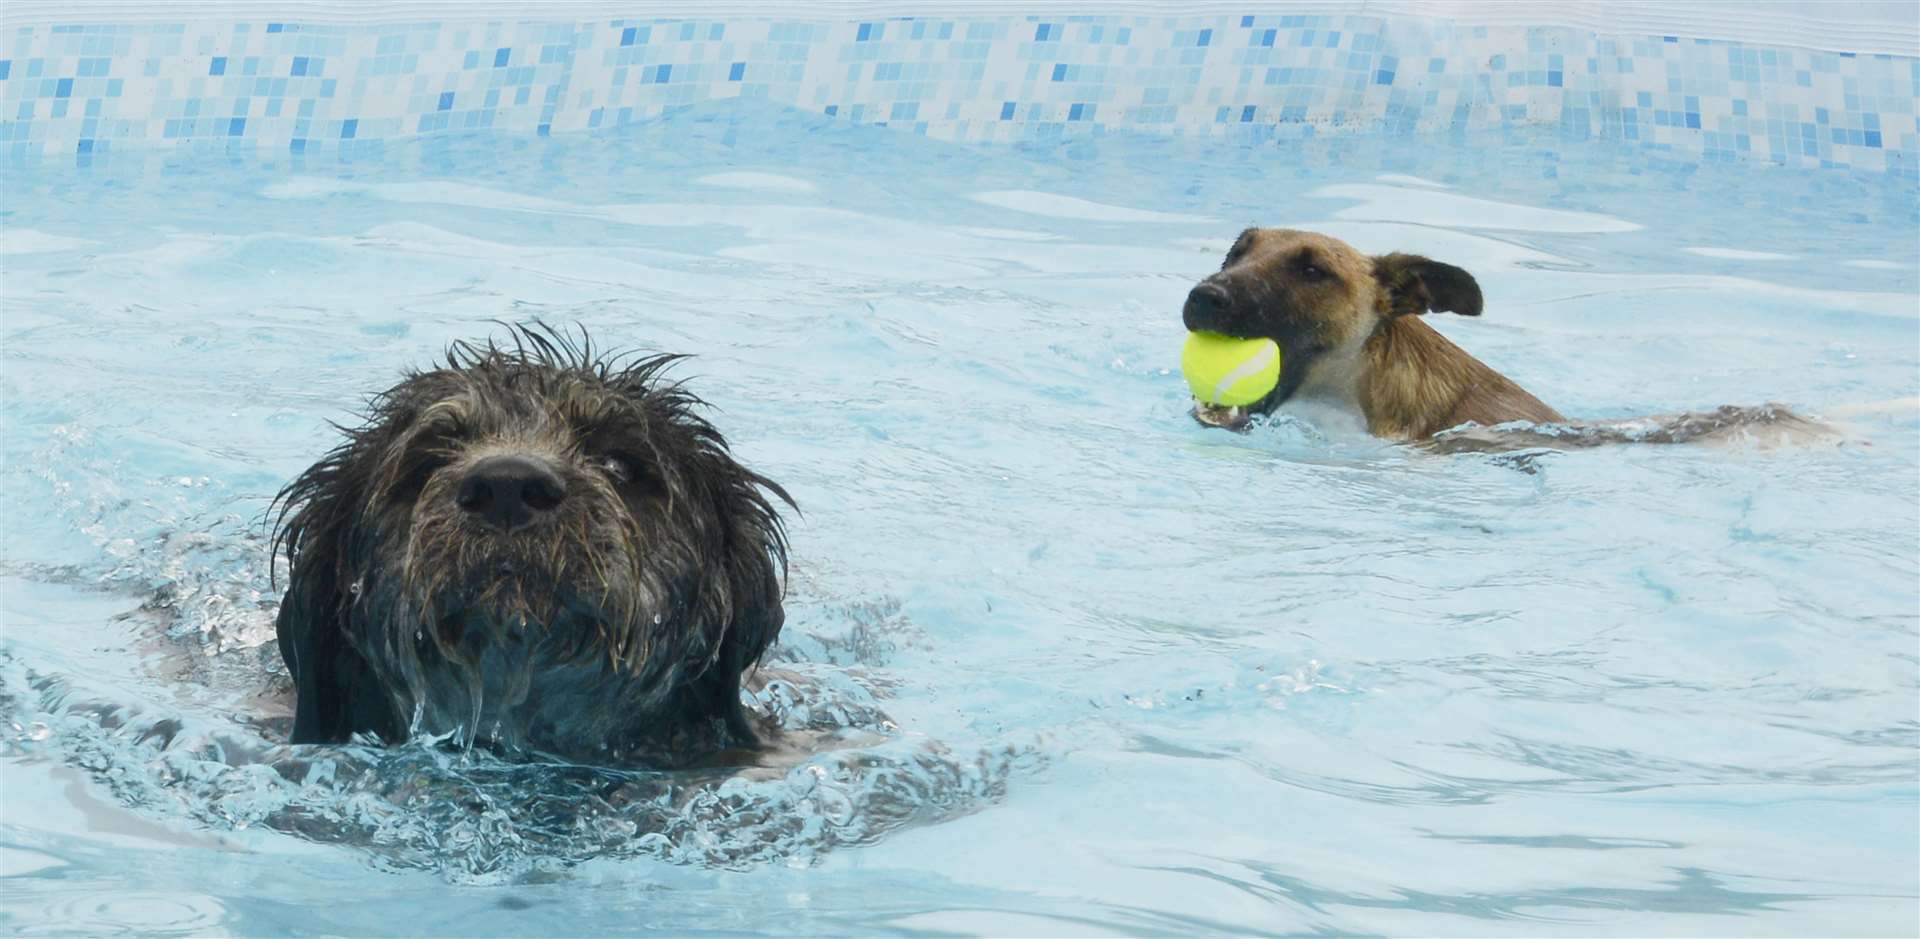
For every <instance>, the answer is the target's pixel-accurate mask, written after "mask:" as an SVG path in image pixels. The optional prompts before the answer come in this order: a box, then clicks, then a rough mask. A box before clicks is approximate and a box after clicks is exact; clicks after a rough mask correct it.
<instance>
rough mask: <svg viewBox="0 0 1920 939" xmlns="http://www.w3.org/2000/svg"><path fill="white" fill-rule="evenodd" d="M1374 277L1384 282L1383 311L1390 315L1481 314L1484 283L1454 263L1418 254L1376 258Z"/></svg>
mask: <svg viewBox="0 0 1920 939" xmlns="http://www.w3.org/2000/svg"><path fill="white" fill-rule="evenodd" d="M1373 276H1374V279H1375V280H1378V281H1379V282H1380V296H1381V302H1382V304H1383V305H1384V309H1383V310H1382V312H1384V313H1385V314H1386V315H1388V316H1408V315H1417V314H1420V313H1426V312H1428V311H1432V312H1435V313H1458V314H1460V315H1461V316H1479V315H1480V310H1481V302H1482V301H1481V297H1480V284H1479V283H1478V282H1477V281H1475V280H1474V279H1473V275H1472V274H1469V273H1467V272H1466V271H1464V270H1461V269H1460V268H1457V267H1454V266H1453V265H1451V264H1442V263H1440V262H1439V261H1434V260H1430V259H1428V258H1423V257H1421V256H1419V255H1417V254H1383V255H1381V256H1379V257H1377V258H1374V259H1373Z"/></svg>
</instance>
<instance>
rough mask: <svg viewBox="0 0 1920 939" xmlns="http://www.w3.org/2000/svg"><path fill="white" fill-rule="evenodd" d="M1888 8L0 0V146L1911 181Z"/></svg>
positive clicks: (1915, 147)
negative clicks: (659, 130) (1865, 174)
mask: <svg viewBox="0 0 1920 939" xmlns="http://www.w3.org/2000/svg"><path fill="white" fill-rule="evenodd" d="M1909 6H1910V5H1906V4H1891V5H1889V4H1882V3H1875V2H1864V3H1859V4H1846V5H1844V9H1845V10H1847V11H1849V12H1850V14H1857V15H1858V17H1859V18H1857V19H1856V20H1854V21H1848V22H1839V23H1836V22H1832V17H1829V16H1824V15H1823V14H1824V13H1830V12H1833V11H1834V10H1836V9H1838V7H1834V6H1829V7H1825V8H1822V7H1820V6H1819V5H1817V4H1812V3H1807V2H1800V3H1792V2H1785V3H1783V2H1772V3H1768V2H1755V3H1747V4H1741V5H1738V6H1737V7H1727V6H1719V7H1714V6H1712V5H1707V6H1706V7H1705V9H1706V11H1707V12H1706V13H1701V14H1698V15H1694V16H1691V17H1690V18H1689V17H1680V16H1676V15H1673V14H1672V11H1673V10H1674V9H1675V7H1673V6H1670V5H1669V6H1663V5H1660V4H1632V3H1625V4H1614V5H1610V6H1606V7H1604V8H1600V7H1596V6H1594V5H1591V4H1586V5H1582V4H1573V5H1560V6H1553V5H1545V4H1539V3H1531V4H1511V5H1504V6H1502V5H1495V6H1487V5H1480V6H1473V5H1466V4H1448V3H1438V4H1434V3H1429V4H1413V3H1382V2H1373V3H1364V2H1357V0H1355V2H1321V3H1313V2H1295V3H1267V4H1257V3H1256V4H1239V5H1232V6H1228V5H1222V4H1210V3H1198V4H1144V3H1136V4H1126V3H1109V4H1105V5H1097V4H1052V5H1038V8H1042V9H1046V10H1048V11H1049V12H1048V13H1046V14H1044V15H1024V14H1014V13H1011V12H1006V11H1007V10H1008V8H1009V5H1006V4H998V5H996V4H987V3H971V4H967V3H959V4H945V5H938V4H914V3H896V4H838V5H836V4H794V3H763V4H730V5H727V4H720V5H716V4H704V5H687V4H680V5H674V4H623V5H612V4H595V3H576V4H555V5H547V6H541V7H537V8H527V7H524V6H522V7H517V8H516V7H515V6H513V5H506V4H491V3H485V2H481V3H472V4H462V5H437V6H436V5H423V4H420V3H413V4H398V5H384V6H383V5H373V6H366V5H355V4H351V3H345V4H343V3H325V4H317V3H285V4H273V5H267V6H265V7H263V6H262V5H259V4H253V5H243V4H235V3H217V2H216V3H198V4H181V5H165V6H162V5H137V4H127V3H105V4H99V5H94V6H87V5H76V4H49V3H42V2H32V0H14V2H10V3H8V4H7V5H6V6H5V7H4V9H5V11H6V12H5V13H4V14H0V17H4V18H3V19H0V117H3V118H4V119H0V145H3V146H4V147H5V148H6V150H7V151H8V153H9V154H10V155H13V156H16V157H18V156H29V155H33V156H40V155H48V154H55V155H57V154H77V155H80V156H82V157H85V156H87V155H90V154H96V153H102V152H105V151H109V150H116V149H129V148H150V147H180V146H188V147H195V146H199V147H217V148H225V147H232V146H245V147H270V148H278V149H282V150H289V151H294V152H307V151H315V150H330V149H339V148H343V147H344V148H352V147H356V146H365V145H367V144H368V143H369V142H376V141H385V140H393V139H396V138H407V137H413V136H416V135H421V134H435V133H446V132H454V131H469V130H485V129H491V130H496V131H507V132H515V133H524V134H562V133H575V132H581V131H591V130H595V129H600V128H611V127H617V126H619V125H622V124H627V123H631V122H635V121H641V120H646V119H648V118H653V117H657V116H659V115H661V114H663V113H665V112H668V111H670V110H672V109H675V108H681V107H685V106H688V105H694V104H698V103H700V102H704V101H710V100H715V99H727V98H746V99H760V100H765V101H768V102H774V103H777V104H781V105H791V106H796V107H799V108H803V109H806V110H810V111H813V112H816V113H819V114H824V115H829V116H832V117H836V118H839V119H843V120H847V121H851V122H856V123H864V124H883V125H888V126H894V127H901V128H906V129H910V130H911V131H913V132H916V133H921V134H927V135H930V136H936V137H942V138H950V139H965V140H1007V139H1022V138H1030V137H1032V136H1036V135H1040V136H1045V135H1072V134H1098V133H1104V132H1110V131H1114V130H1122V129H1125V130H1135V131H1145V132H1154V133H1167V134H1179V135H1215V136H1244V137H1246V138H1250V139H1255V140H1258V139H1270V138H1278V139H1286V138H1302V137H1312V136H1316V135H1324V134H1330V133H1331V134H1337V133H1350V132H1383V133H1387V134H1400V135H1413V134H1426V133H1434V132H1463V131H1475V130H1484V129H1489V128H1501V127H1509V126H1514V125H1540V124H1547V125H1554V126H1557V127H1559V128H1560V129H1561V130H1563V131H1564V132H1565V133H1566V134H1567V135H1570V136H1572V137H1575V138H1581V137H1589V136H1592V137H1604V138H1611V139H1621V140H1628V141H1636V142H1639V143H1642V144H1645V145H1648V146H1652V147H1659V148H1670V149H1673V150H1678V151H1684V152H1687V153H1689V154H1696V155H1700V156H1702V157H1703V158H1705V159H1709V160H1736V159H1757V160H1764V161H1772V162H1776V163H1785V164H1793V165H1818V166H1840V167H1852V168H1856V169H1863V170H1871V171H1887V172H1892V173H1896V174H1900V175H1905V176H1914V175H1915V174H1916V156H1920V121H1917V120H1916V114H1915V99H1916V97H1917V96H1920V58H1917V57H1916V56H1915V55H1914V54H1912V53H1913V52H1914V51H1915V40H1914V39H1913V36H1914V35H1915V27H1914V26H1913V24H1912V23H1911V22H1910V21H1909V20H1910V16H1909V15H1908V14H1907V13H1905V12H1903V11H1906V10H1908V9H1909ZM263 8H264V9H271V10H280V9H282V8H284V10H285V12H284V14H282V13H273V14H268V13H262V12H259V11H260V10H262V9H263ZM703 8H704V9H706V10H708V11H709V15H704V16H703V15H692V16H685V15H677V14H685V13H688V12H690V11H693V10H698V9H703ZM515 9H518V10H519V11H520V12H519V13H515V12H513V11H514V10H515ZM527 9H536V10H537V11H538V14H537V16H538V18H532V19H530V18H528V15H527V14H526V12H525V11H526V10H527ZM1013 9H1019V8H1018V7H1014V8H1013ZM884 10H898V11H912V12H914V13H915V14H916V15H914V16H912V17H903V16H883V15H878V13H879V12H880V11H884ZM1596 10H1597V11H1598V12H1596ZM455 11H457V12H458V13H459V14H460V15H459V17H458V18H447V14H449V13H450V12H455ZM621 11H629V12H627V15H624V16H623V15H616V14H617V13H619V12H621ZM631 11H638V12H631ZM753 11H761V12H762V15H755V14H754V12H753ZM1172 11H1181V12H1172ZM1608 11H1612V12H1608ZM1434 14H1447V15H1434ZM1914 15H1920V14H1914ZM1650 30H1655V31H1650ZM1657 30H1673V31H1672V32H1658V31H1657ZM1848 46H1851V47H1852V48H1845V47H1848ZM1836 47H1838V48H1836ZM1902 52H1904V53H1906V54H1901V53H1902Z"/></svg>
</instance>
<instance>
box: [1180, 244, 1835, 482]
mask: <svg viewBox="0 0 1920 939" xmlns="http://www.w3.org/2000/svg"><path fill="white" fill-rule="evenodd" d="M1483 306H1484V301H1483V298H1482V296H1481V292H1480V285H1479V283H1478V282H1477V281H1475V280H1474V278H1473V275H1471V274H1469V273H1467V272H1466V271H1465V270H1462V269H1460V268H1458V267H1455V266H1453V265H1451V264H1444V263H1441V262H1439V261H1434V260H1431V259H1428V258H1424V257H1420V256H1418V255H1412V254H1398V253H1396V254H1384V255H1378V256H1369V255H1366V254H1363V253H1361V252H1360V251H1359V250H1357V249H1355V248H1354V247H1353V246H1352V245H1349V244H1347V243H1346V242H1343V241H1341V240H1339V239H1337V238H1332V237H1329V236H1326V235H1322V234H1317V233H1314V232H1306V231H1296V230H1292V229H1273V228H1249V229H1247V230H1246V231H1244V232H1242V233H1241V234H1240V237H1239V238H1238V239H1236V240H1235V241H1234V243H1233V247H1232V248H1231V249H1229V250H1228V252H1227V256H1226V259H1225V261H1224V262H1223V263H1222V264H1221V267H1220V271H1219V273H1216V274H1214V275H1212V276H1210V277H1208V278H1206V279H1205V280H1202V281H1201V282H1200V283H1199V284H1198V285H1196V286H1195V287H1194V288H1193V290H1192V291H1191V292H1190V293H1189V294H1188V295H1187V301H1186V304H1185V308H1184V309H1183V311H1182V319H1183V320H1184V322H1185V324H1186V327H1187V328H1188V329H1189V330H1206V331H1211V332H1218V333H1225V334H1227V335H1230V336H1240V337H1265V338H1269V339H1272V340H1273V341H1274V342H1275V343H1277V344H1278V345H1279V346H1280V351H1281V361H1282V362H1283V368H1282V371H1281V375H1280V383H1279V385H1278V386H1277V387H1276V388H1274V390H1273V391H1272V392H1270V393H1269V394H1268V395H1267V396H1266V397H1264V398H1262V399H1261V400H1260V401H1258V402H1255V403H1254V404H1252V405H1251V406H1249V407H1247V408H1245V409H1221V408H1211V407H1206V406H1202V407H1200V408H1198V409H1196V411H1195V416H1196V417H1197V418H1199V419H1200V420H1201V421H1202V422H1203V423H1207V424H1211V425H1214V426H1224V427H1228V428H1229V429H1235V430H1238V429H1243V428H1244V427H1245V426H1246V424H1247V423H1248V421H1249V420H1250V419H1251V418H1252V417H1253V416H1256V415H1266V414H1271V413H1273V412H1274V411H1275V410H1277V409H1278V408H1279V407H1281V406H1282V405H1284V404H1293V403H1312V404H1318V405H1323V406H1330V407H1333V408H1335V409H1337V410H1341V411H1346V412H1350V413H1355V414H1358V415H1359V416H1360V417H1361V418H1362V419H1363V420H1364V421H1365V424H1366V428H1367V431H1368V432H1369V433H1371V434H1373V435H1374V436H1376V437H1384V438H1387V439H1390V440H1398V441H1407V442H1419V443H1422V444H1423V445H1427V446H1432V447H1434V448H1436V449H1442V450H1467V449H1474V450H1484V449H1512V448H1523V447H1538V446H1547V447H1556V448H1567V447H1579V446H1593V445H1597V444H1601V443H1620V442H1642V443H1683V442H1692V441H1708V440H1727V439H1734V438H1744V439H1754V438H1755V437H1756V436H1759V437H1768V438H1775V439H1805V438H1810V437H1818V436H1824V435H1826V434H1827V433H1828V431H1827V430H1826V429H1825V428H1824V427H1823V426H1822V425H1820V424H1817V423H1815V422H1813V421H1810V420H1807V419H1805V418H1802V417H1800V416H1798V415H1796V414H1793V413H1792V412H1791V411H1788V410H1786V409H1785V408H1781V407H1777V406H1772V405H1768V406H1762V407H1723V408H1720V409H1718V410H1716V411H1708V412H1698V413H1686V414H1680V415H1671V416H1667V417H1661V418H1645V419H1637V420H1612V421H1590V422H1571V421H1568V420H1567V419H1566V418H1565V417H1564V416H1562V415H1561V414H1560V412H1558V411H1556V410H1554V409H1553V408H1552V407H1550V406H1548V405H1547V404H1546V403H1545V402H1542V401H1541V400H1540V399H1539V398H1536V397H1534V396H1533V395H1532V394H1530V393H1528V392H1527V391H1526V389H1524V388H1521V387H1520V386H1519V385H1517V384H1515V383H1514V382H1513V381H1512V380H1511V379H1509V378H1507V377H1506V376H1504V375H1502V374H1500V373H1499V372H1497V371H1495V370H1494V369H1493V368H1491V367H1489V366H1488V365H1487V364H1486V363H1484V362H1481V361H1480V360H1479V359H1476V358H1474V357H1473V356H1472V355H1469V354H1468V353H1467V352H1466V350H1464V349H1462V348H1460V347H1459V346H1457V345H1455V344H1454V343H1453V342H1452V341H1450V340H1448V339H1447V338H1446V337H1445V336H1443V335H1441V334H1440V332H1439V331H1438V330H1436V329H1434V328H1433V327H1432V326H1429V325H1428V324H1427V323H1426V322H1425V321H1424V319H1423V318H1422V317H1423V315H1424V314H1426V313H1456V314H1459V315H1462V316H1479V315H1480V314H1481V311H1482V309H1483ZM1501 425H1524V426H1522V427H1502V426H1501Z"/></svg>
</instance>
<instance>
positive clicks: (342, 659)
mask: <svg viewBox="0 0 1920 939" xmlns="http://www.w3.org/2000/svg"><path fill="white" fill-rule="evenodd" d="M347 454H348V448H347V447H342V448H340V449H339V450H336V451H334V452H333V453H330V454H328V455H327V456H326V457H325V458H323V459H322V460H321V461H320V462H319V463H317V464H315V465H314V466H313V467H312V468H311V469H309V470H307V471H306V472H305V473H304V474H302V475H301V476H300V477H299V478H298V479H296V480H294V481H293V482H292V483H291V484H289V485H288V486H287V488H286V489H284V490H282V491H281V493H280V496H279V499H278V502H279V504H280V506H281V515H280V520H279V528H278V531H277V532H275V536H274V542H275V548H276V550H277V551H284V553H285V556H286V558H287V564H288V575H287V593H286V595H285V596H284V597H282V598H281V600H280V612H279V615H278V617H277V618H276V619H275V621H274V630H275V633H276V634H277V637H278V639H279V641H280V658H281V660H282V661H284V662H285V663H286V666H287V672H288V674H290V675H292V676H293V688H294V715H293V733H292V739H291V742H292V743H345V742H346V741H347V740H348V739H350V738H351V737H352V736H353V735H354V733H355V732H357V731H361V730H371V731H373V732H374V733H376V734H378V735H380V736H381V737H382V738H384V739H386V740H389V741H397V740H399V739H401V738H402V737H404V728H403V727H402V726H401V725H400V723H399V721H398V720H397V719H396V718H395V716H394V714H393V708H392V706H391V704H390V703H389V702H388V701H387V699H386V698H385V696H384V695H383V694H382V693H381V691H380V689H381V688H382V684H381V683H380V682H379V681H378V680H377V677H376V676H375V675H374V674H373V669H372V668H371V667H370V666H368V665H367V663H366V660H365V659H363V658H361V656H360V653H359V652H358V651H357V650H355V649H354V648H353V645H352V643H350V642H349V641H348V639H347V632H346V626H347V616H348V615H349V613H350V612H351V610H350V606H351V603H352V597H351V596H350V591H349V590H348V589H347V587H346V584H345V583H344V582H343V578H344V577H346V576H348V575H347V573H346V571H345V570H344V568H343V567H342V566H341V562H342V558H343V557H344V555H343V553H342V551H343V549H344V548H345V547H346V544H345V542H346V541H347V540H348V539H349V538H350V537H351V536H350V534H349V532H348V528H349V527H350V525H351V524H352V522H351V520H350V513H351V512H352V511H353V510H354V507H353V506H352V505H351V504H350V503H349V501H348V500H349V499H350V496H351V494H350V493H348V492H345V491H343V489H347V488H351V487H352V485H353V479H352V477H351V474H350V473H349V472H348V471H347V466H348V456H347Z"/></svg>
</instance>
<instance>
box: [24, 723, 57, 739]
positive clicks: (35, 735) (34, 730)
mask: <svg viewBox="0 0 1920 939" xmlns="http://www.w3.org/2000/svg"><path fill="white" fill-rule="evenodd" d="M51 736H53V728H51V727H48V726H47V725H45V724H43V723H41V722H39V721H34V722H33V723H32V724H29V725H27V739H28V740H45V739H47V738H48V737H51Z"/></svg>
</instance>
